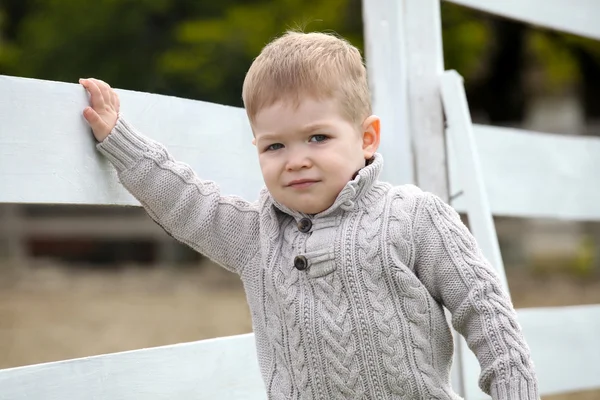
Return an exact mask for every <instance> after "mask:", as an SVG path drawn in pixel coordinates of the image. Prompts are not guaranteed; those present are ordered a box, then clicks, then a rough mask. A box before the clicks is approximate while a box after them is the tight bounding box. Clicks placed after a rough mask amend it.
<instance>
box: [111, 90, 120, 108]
mask: <svg viewBox="0 0 600 400" xmlns="http://www.w3.org/2000/svg"><path fill="white" fill-rule="evenodd" d="M110 102H111V104H112V106H113V107H114V109H115V111H116V112H117V113H119V108H120V101H119V95H118V94H117V93H116V92H115V91H114V90H111V92H110Z"/></svg>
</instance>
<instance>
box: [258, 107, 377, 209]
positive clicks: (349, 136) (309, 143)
mask: <svg viewBox="0 0 600 400" xmlns="http://www.w3.org/2000/svg"><path fill="white" fill-rule="evenodd" d="M252 128H253V130H254V135H255V138H254V140H253V143H254V144H255V145H256V148H257V150H258V156H259V163H260V167H261V170H262V174H263V178H264V181H265V184H266V186H267V189H268V190H269V192H270V193H271V195H272V196H273V197H274V198H275V200H277V201H278V202H279V203H281V204H283V205H285V206H286V207H288V208H291V209H293V210H296V211H300V212H303V213H306V214H317V213H319V212H321V211H324V210H326V209H327V208H329V207H330V206H331V205H332V204H333V202H334V201H335V199H336V197H337V195H338V194H339V193H340V191H341V190H342V189H343V188H344V186H345V185H346V183H348V182H349V181H350V180H351V179H352V176H353V175H354V173H355V172H356V171H358V170H359V169H361V168H362V167H364V166H365V160H367V159H369V158H371V157H372V156H373V154H374V153H375V151H376V150H377V147H378V145H379V118H377V117H376V116H371V117H369V118H367V119H366V120H365V122H364V123H363V124H362V126H356V124H353V123H351V122H350V121H348V120H347V119H346V118H344V117H343V116H342V114H341V113H340V112H339V110H338V104H337V102H336V101H335V100H333V99H331V100H315V99H312V98H308V97H307V98H305V99H303V100H302V101H301V103H300V105H299V107H297V108H294V107H293V105H292V104H290V103H289V102H278V103H276V104H274V105H272V106H270V107H266V108H264V109H262V110H260V111H259V112H258V114H257V115H256V117H255V119H254V123H253V124H252Z"/></svg>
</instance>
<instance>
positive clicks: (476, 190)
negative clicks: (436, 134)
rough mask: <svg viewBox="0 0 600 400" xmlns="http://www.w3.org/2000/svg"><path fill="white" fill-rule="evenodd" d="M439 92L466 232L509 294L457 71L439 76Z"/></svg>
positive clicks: (466, 105) (465, 101) (465, 100)
mask: <svg viewBox="0 0 600 400" xmlns="http://www.w3.org/2000/svg"><path fill="white" fill-rule="evenodd" d="M441 91H442V99H443V102H444V109H445V113H446V119H447V125H448V126H447V128H446V135H447V140H448V144H449V147H451V148H452V153H451V154H452V155H453V160H454V161H455V162H456V167H457V171H456V172H457V179H458V182H459V185H460V187H461V189H462V190H463V192H464V194H463V196H462V198H463V201H464V204H465V207H466V213H467V215H468V217H469V229H470V231H471V232H472V233H473V235H474V236H475V238H477V243H478V244H479V247H480V248H481V250H482V252H483V254H484V255H485V257H486V258H487V259H488V261H489V262H490V263H491V264H492V265H493V266H494V268H495V269H496V271H497V272H498V275H499V277H500V280H501V282H502V286H503V287H504V290H506V292H507V293H509V292H510V291H509V288H508V283H507V281H506V274H505V272H504V263H503V262H502V255H501V253H500V245H499V244H498V236H497V235H496V227H495V225H494V219H493V216H492V212H491V210H490V204H489V201H488V192H487V189H486V184H485V181H484V179H483V172H482V170H481V161H480V155H479V149H478V148H477V144H476V142H475V137H474V135H473V123H472V121H471V115H470V112H469V104H468V103H467V95H466V93H465V88H464V85H463V79H462V77H461V76H460V75H459V74H458V73H457V72H456V71H447V72H445V73H444V74H443V75H442V77H441Z"/></svg>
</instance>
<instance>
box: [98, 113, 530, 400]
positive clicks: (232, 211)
mask: <svg viewBox="0 0 600 400" xmlns="http://www.w3.org/2000/svg"><path fill="white" fill-rule="evenodd" d="M98 149H99V150H100V151H101V152H102V153H103V154H104V155H105V156H106V157H107V158H108V159H109V160H110V162H111V163H112V164H113V165H114V167H115V168H116V170H117V173H118V177H119V180H120V182H121V183H122V185H123V186H124V187H125V188H126V189H127V190H128V191H129V192H130V193H131V194H132V195H133V196H134V197H135V198H137V199H138V200H139V202H140V203H141V205H142V206H143V207H144V208H145V210H146V211H147V213H148V214H149V215H150V216H151V217H152V218H153V219H154V220H155V221H156V222H157V223H158V224H159V225H160V226H162V227H163V228H164V229H165V230H166V231H167V232H168V233H169V234H170V235H172V236H173V237H174V238H175V239H177V240H179V241H181V242H182V243H185V244H187V245H188V246H190V247H192V248H193V249H195V250H197V251H198V252H200V253H202V254H204V255H206V256H208V257H210V258H211V259H213V260H214V261H216V262H217V263H219V264H220V265H222V266H223V267H225V268H227V269H228V270H230V271H232V272H234V273H236V274H238V275H239V276H240V278H241V280H242V282H243V285H244V289H245V292H246V296H247V301H248V305H249V308H250V312H251V315H252V325H253V330H254V333H255V340H256V349H257V356H258V362H259V366H260V371H261V374H262V377H263V381H264V384H265V389H266V391H267V393H268V396H269V398H270V399H282V400H283V399H315V400H316V399H458V398H459V396H457V394H456V393H455V392H454V391H453V390H452V388H451V385H450V367H451V361H452V354H453V341H452V334H451V330H450V327H449V325H448V323H447V320H446V317H445V315H444V307H445V308H447V309H448V310H449V311H450V312H451V314H452V318H451V323H452V325H453V327H454V328H455V329H456V330H457V331H458V332H460V333H461V334H462V335H463V336H464V337H465V338H466V341H467V343H468V345H469V347H470V349H471V350H472V351H473V352H474V354H475V355H476V356H477V359H478V360H479V363H480V365H481V375H480V377H479V385H480V387H481V388H482V390H483V391H484V392H486V393H488V394H489V395H491V396H492V398H494V399H537V398H538V391H537V381H536V377H535V372H534V368H533V363H532V360H531V357H530V351H529V348H528V346H527V344H526V342H525V340H524V337H523V335H522V333H521V330H520V327H519V324H518V322H517V318H516V313H515V311H514V309H513V306H512V304H511V301H510V298H509V297H508V296H507V294H506V293H505V292H504V291H503V290H502V288H501V284H500V280H499V279H498V277H497V274H496V273H495V271H494V269H493V268H492V267H491V266H490V264H489V263H488V262H487V261H486V259H485V258H484V257H483V255H482V254H481V251H480V250H479V248H478V247H477V244H476V242H475V240H474V238H473V236H472V235H471V234H470V232H469V231H468V229H467V228H466V227H465V226H464V225H463V223H462V222H461V220H460V218H459V216H458V214H457V213H456V212H455V211H454V209H452V208H451V207H450V206H448V205H447V204H445V203H444V202H443V201H441V200H440V199H439V198H438V197H436V196H434V195H432V194H430V193H425V192H423V191H421V190H420V189H418V188H417V187H415V186H412V185H403V186H392V185H390V184H388V183H386V182H382V181H379V180H378V177H379V173H380V171H381V169H382V166H383V159H382V157H381V155H379V154H376V155H375V156H374V157H373V159H372V160H370V163H369V164H368V165H367V166H365V167H364V168H363V169H361V170H360V171H359V173H358V174H357V175H356V176H355V177H354V179H352V180H351V181H350V182H348V183H347V184H346V186H345V187H344V188H343V189H342V191H341V192H340V193H339V195H338V197H337V199H336V200H335V202H334V204H333V205H331V207H329V208H328V209H327V210H325V211H323V212H321V213H319V214H316V215H306V214H302V213H299V212H296V211H294V210H291V209H288V208H287V207H285V206H284V205H282V204H278V202H277V201H275V200H274V199H273V198H272V197H271V196H270V194H269V192H268V191H267V190H266V189H263V190H262V191H261V192H260V195H259V199H258V200H257V201H254V202H249V201H246V200H243V199H241V198H239V197H235V196H224V195H222V194H221V192H220V190H219V188H218V186H217V185H216V184H215V183H214V182H211V181H208V180H203V179H201V178H200V177H198V176H197V175H196V174H195V172H194V171H192V170H191V169H190V167H189V166H187V165H186V164H184V163H181V162H177V161H175V160H173V158H172V157H171V156H170V154H169V153H168V151H167V150H166V149H165V147H163V146H162V145H161V144H159V143H157V142H155V141H153V140H150V139H149V138H147V137H145V136H143V135H142V134H141V133H139V132H137V131H136V130H135V129H134V127H132V126H131V125H130V124H128V123H127V122H126V121H125V120H124V119H123V118H122V117H119V120H118V122H117V125H116V127H115V128H114V129H113V131H112V132H111V134H110V135H109V137H108V138H107V139H105V140H104V141H103V142H102V143H99V144H98ZM198 362H202V361H201V360H198Z"/></svg>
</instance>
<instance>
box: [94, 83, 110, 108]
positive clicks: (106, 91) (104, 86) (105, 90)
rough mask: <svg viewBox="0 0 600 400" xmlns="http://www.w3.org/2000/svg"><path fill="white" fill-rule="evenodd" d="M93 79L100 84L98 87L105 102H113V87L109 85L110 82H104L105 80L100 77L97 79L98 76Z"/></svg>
mask: <svg viewBox="0 0 600 400" xmlns="http://www.w3.org/2000/svg"><path fill="white" fill-rule="evenodd" d="M92 81H93V82H94V83H95V84H96V85H97V86H98V88H99V89H100V93H102V97H103V98H104V103H105V104H106V103H108V104H111V97H112V96H111V94H110V92H111V88H110V86H109V85H108V83H106V82H104V81H103V80H100V79H96V78H92Z"/></svg>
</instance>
